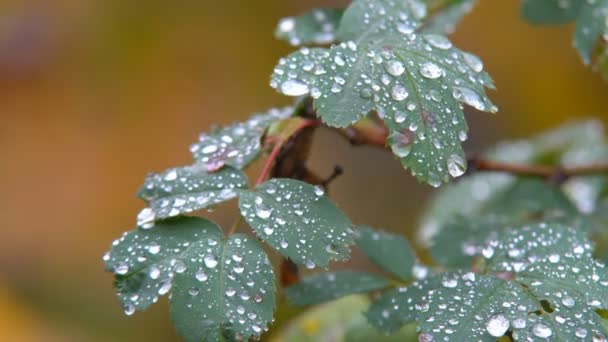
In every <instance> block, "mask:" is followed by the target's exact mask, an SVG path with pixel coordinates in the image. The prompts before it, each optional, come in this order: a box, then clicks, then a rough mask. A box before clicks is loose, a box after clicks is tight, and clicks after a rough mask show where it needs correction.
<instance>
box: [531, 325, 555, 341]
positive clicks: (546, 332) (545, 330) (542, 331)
mask: <svg viewBox="0 0 608 342" xmlns="http://www.w3.org/2000/svg"><path fill="white" fill-rule="evenodd" d="M532 333H533V334H534V336H536V337H540V338H547V337H549V336H551V335H552V334H553V331H551V328H549V327H548V326H546V325H544V324H542V323H536V324H534V326H533V327H532Z"/></svg>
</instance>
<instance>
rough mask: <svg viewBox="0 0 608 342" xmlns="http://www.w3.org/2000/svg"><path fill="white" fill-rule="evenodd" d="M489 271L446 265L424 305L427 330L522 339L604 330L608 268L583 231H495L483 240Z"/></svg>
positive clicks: (438, 335) (544, 227)
mask: <svg viewBox="0 0 608 342" xmlns="http://www.w3.org/2000/svg"><path fill="white" fill-rule="evenodd" d="M482 255H483V257H484V258H485V266H483V269H484V270H483V271H484V272H483V273H484V274H482V275H480V274H474V273H463V272H454V273H447V274H445V275H444V276H443V278H442V286H440V287H438V288H437V289H436V290H435V291H432V292H430V294H429V300H428V305H429V306H428V308H426V310H420V314H419V316H418V322H419V324H420V333H421V336H424V337H427V338H431V337H433V338H434V339H435V340H446V341H469V340H494V339H496V338H498V337H501V336H503V335H505V334H506V333H507V331H511V333H512V336H513V338H514V339H515V340H516V341H527V340H537V339H547V338H549V339H553V340H559V341H574V340H579V339H581V338H591V337H592V336H597V337H596V338H605V336H606V333H607V331H606V330H605V329H604V327H603V326H602V324H601V318H600V316H599V315H598V314H597V313H596V312H595V310H597V309H606V308H607V307H608V275H607V273H606V269H605V266H604V265H603V264H600V263H597V262H596V261H595V260H594V259H593V256H592V254H591V243H590V242H589V240H587V238H586V237H585V232H582V231H579V230H575V229H572V228H570V227H567V226H563V225H560V224H546V223H540V224H534V225H530V226H527V225H525V226H522V227H518V228H517V229H508V230H504V231H502V232H499V233H497V237H496V238H495V239H493V240H491V241H489V242H487V244H486V245H485V248H484V252H483V253H482Z"/></svg>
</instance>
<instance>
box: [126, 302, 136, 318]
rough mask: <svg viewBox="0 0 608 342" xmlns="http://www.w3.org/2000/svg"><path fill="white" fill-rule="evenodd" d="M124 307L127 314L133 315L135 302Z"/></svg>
mask: <svg viewBox="0 0 608 342" xmlns="http://www.w3.org/2000/svg"><path fill="white" fill-rule="evenodd" d="M123 309H124V311H125V315H127V316H131V315H132V314H134V313H135V305H133V304H127V305H125V306H124V308H123Z"/></svg>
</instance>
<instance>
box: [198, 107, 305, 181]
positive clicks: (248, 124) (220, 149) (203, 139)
mask: <svg viewBox="0 0 608 342" xmlns="http://www.w3.org/2000/svg"><path fill="white" fill-rule="evenodd" d="M292 114H293V108H292V107H285V108H281V109H277V108H273V109H270V110H269V111H268V112H267V113H264V114H254V115H253V116H252V117H251V118H250V119H248V120H247V121H244V122H237V123H234V124H232V125H230V126H226V127H223V128H217V129H215V130H214V131H212V132H211V133H208V134H207V133H203V134H201V135H200V137H199V141H198V142H197V143H195V144H193V145H192V146H191V147H190V151H191V152H192V154H193V155H194V159H195V160H196V162H197V163H198V164H200V165H202V166H203V167H204V168H205V169H206V170H207V171H216V170H218V169H220V168H222V167H223V166H224V165H230V166H233V167H235V168H237V169H243V168H244V167H246V166H247V165H248V164H249V163H251V162H252V161H253V160H255V158H257V157H258V155H259V154H260V151H261V149H262V145H261V139H262V136H263V135H264V132H266V129H267V128H268V127H269V126H270V125H271V124H273V123H275V122H277V121H280V120H283V119H286V118H288V117H289V116H291V115H292Z"/></svg>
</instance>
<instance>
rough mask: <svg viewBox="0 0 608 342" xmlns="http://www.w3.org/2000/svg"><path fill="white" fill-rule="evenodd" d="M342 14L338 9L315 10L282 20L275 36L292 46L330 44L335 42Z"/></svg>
mask: <svg viewBox="0 0 608 342" xmlns="http://www.w3.org/2000/svg"><path fill="white" fill-rule="evenodd" d="M343 12H344V10H342V9H338V8H316V9H313V10H311V11H309V12H306V13H304V14H301V15H298V16H296V17H287V18H283V19H281V21H279V24H278V25H277V28H276V30H275V36H276V37H277V38H278V39H281V40H284V41H286V42H288V43H289V44H291V45H293V46H298V45H310V44H319V45H320V44H329V43H332V42H334V41H335V40H336V31H337V29H338V26H339V25H340V19H341V18H342V13H343Z"/></svg>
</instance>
